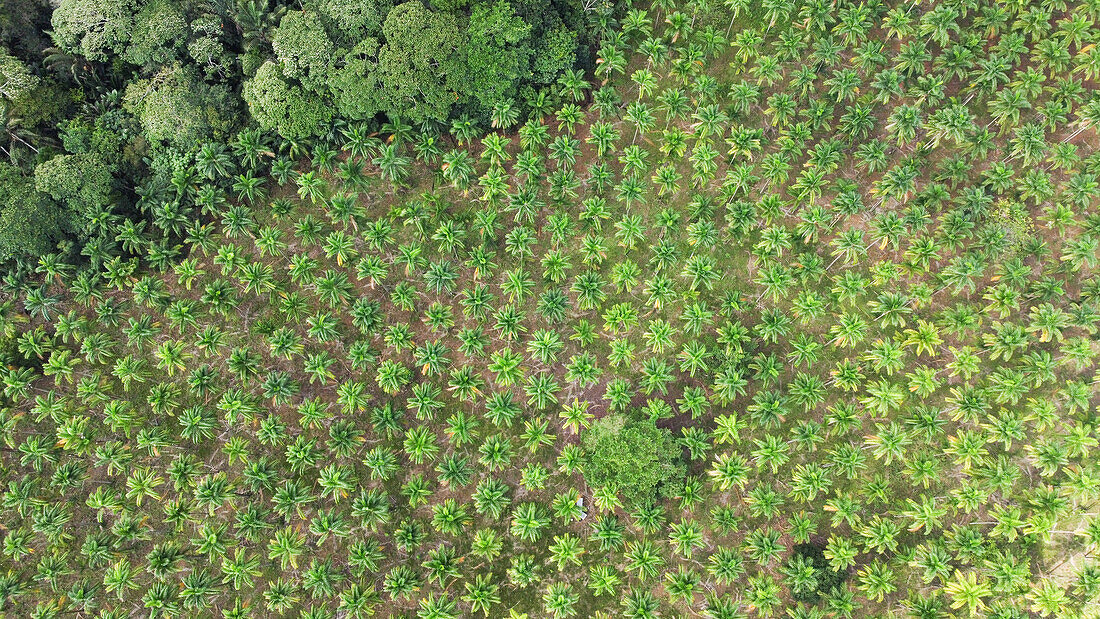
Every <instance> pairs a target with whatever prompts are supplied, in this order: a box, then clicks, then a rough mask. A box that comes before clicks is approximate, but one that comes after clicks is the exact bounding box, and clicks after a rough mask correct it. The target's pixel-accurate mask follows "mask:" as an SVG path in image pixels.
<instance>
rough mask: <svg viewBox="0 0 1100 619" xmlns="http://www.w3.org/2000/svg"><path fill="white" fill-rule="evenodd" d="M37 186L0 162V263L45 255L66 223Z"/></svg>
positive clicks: (56, 208)
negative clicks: (15, 258) (16, 258)
mask: <svg viewBox="0 0 1100 619" xmlns="http://www.w3.org/2000/svg"><path fill="white" fill-rule="evenodd" d="M34 185H35V182H34V179H33V178H31V177H27V176H24V175H23V174H22V173H21V172H20V171H19V169H18V168H16V167H15V166H13V165H11V164H9V163H2V162H0V260H9V259H11V258H14V257H22V256H38V255H42V254H45V253H46V252H48V251H49V250H50V245H51V244H52V242H53V241H54V240H56V237H57V236H58V234H59V233H60V232H61V230H62V229H63V225H64V224H65V223H66V221H65V218H64V217H63V215H62V214H61V212H60V211H59V209H58V207H57V205H56V204H55V203H53V202H52V201H50V199H49V198H47V197H46V196H44V195H42V194H40V193H38V191H36V190H35V186H34Z"/></svg>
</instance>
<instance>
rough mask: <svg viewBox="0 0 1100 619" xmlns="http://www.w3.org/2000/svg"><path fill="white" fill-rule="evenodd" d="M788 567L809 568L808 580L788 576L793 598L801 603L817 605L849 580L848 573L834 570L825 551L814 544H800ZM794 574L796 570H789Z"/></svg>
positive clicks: (794, 549)
mask: <svg viewBox="0 0 1100 619" xmlns="http://www.w3.org/2000/svg"><path fill="white" fill-rule="evenodd" d="M792 550H793V553H792V554H791V560H790V561H789V562H788V566H792V565H797V566H800V567H808V568H809V569H808V570H807V572H808V573H807V574H806V576H808V577H807V578H804V579H802V578H799V575H794V574H792V573H788V574H787V581H788V586H789V587H790V588H791V597H792V598H793V599H795V600H796V601H799V602H806V603H807V604H817V603H818V602H820V601H821V599H822V597H824V596H827V595H830V594H832V593H833V591H834V590H835V589H838V588H839V587H842V586H843V585H844V582H845V581H846V580H848V572H847V571H845V570H834V569H833V567H832V566H831V565H830V564H829V560H828V559H827V558H826V557H825V549H823V548H821V547H820V546H815V545H813V544H798V545H796V546H795V547H794V548H793V549H792ZM789 572H794V570H789Z"/></svg>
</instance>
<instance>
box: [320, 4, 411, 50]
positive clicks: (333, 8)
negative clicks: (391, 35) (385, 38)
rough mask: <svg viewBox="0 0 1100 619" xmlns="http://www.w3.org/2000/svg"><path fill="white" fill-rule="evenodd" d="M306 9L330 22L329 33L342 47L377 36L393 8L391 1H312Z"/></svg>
mask: <svg viewBox="0 0 1100 619" xmlns="http://www.w3.org/2000/svg"><path fill="white" fill-rule="evenodd" d="M306 7H307V8H308V9H312V10H314V11H317V12H318V13H320V14H321V15H324V16H325V17H326V18H328V19H329V20H330V21H331V22H332V25H333V27H332V28H330V32H332V33H338V35H339V36H338V38H337V39H336V40H337V41H338V42H339V43H340V44H342V45H348V46H351V45H356V44H357V43H358V42H359V41H361V40H362V39H364V38H366V37H374V36H377V35H378V34H379V33H381V31H382V22H383V21H385V19H386V15H388V14H389V12H390V9H392V8H393V1H392V0H312V1H311V2H308V3H306Z"/></svg>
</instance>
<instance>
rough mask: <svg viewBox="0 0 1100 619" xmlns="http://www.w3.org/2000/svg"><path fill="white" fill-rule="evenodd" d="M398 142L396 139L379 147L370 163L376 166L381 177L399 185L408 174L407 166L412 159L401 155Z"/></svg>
mask: <svg viewBox="0 0 1100 619" xmlns="http://www.w3.org/2000/svg"><path fill="white" fill-rule="evenodd" d="M400 148H401V147H400V143H399V141H397V140H394V141H393V142H390V143H389V144H386V145H385V146H383V147H382V148H381V150H380V151H379V154H378V156H377V157H375V158H374V159H373V160H371V163H373V164H374V165H376V166H378V168H379V170H380V171H381V172H382V177H383V178H387V179H389V180H390V181H391V182H393V183H395V184H398V185H400V184H401V183H402V182H403V181H404V180H405V178H406V177H408V175H409V166H410V164H411V163H412V159H411V158H409V157H407V156H405V155H402V154H401V150H400Z"/></svg>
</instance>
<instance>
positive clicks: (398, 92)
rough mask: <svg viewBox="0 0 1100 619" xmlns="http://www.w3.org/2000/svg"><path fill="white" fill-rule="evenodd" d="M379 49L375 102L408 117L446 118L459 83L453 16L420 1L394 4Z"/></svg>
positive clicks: (459, 41)
mask: <svg viewBox="0 0 1100 619" xmlns="http://www.w3.org/2000/svg"><path fill="white" fill-rule="evenodd" d="M382 33H383V36H384V37H385V43H384V44H383V45H382V48H381V49H380V50H379V52H378V69H377V72H378V82H379V84H380V85H381V87H382V88H381V92H380V93H379V97H380V102H381V104H380V107H381V109H382V110H383V111H385V112H386V113H388V114H390V115H394V116H404V117H406V118H408V119H410V120H412V121H413V122H420V121H423V120H425V119H436V120H440V119H443V118H446V117H447V114H448V112H449V111H450V109H451V106H452V105H453V104H454V101H455V99H456V93H457V91H459V90H461V89H462V87H463V84H462V80H463V78H464V76H463V74H462V71H461V63H460V59H461V56H460V55H459V54H460V53H461V49H462V45H463V40H462V38H461V33H460V31H459V24H458V20H457V19H456V18H455V17H454V16H452V15H449V14H447V13H441V12H438V11H433V10H431V9H429V8H427V7H426V6H424V5H423V4H422V3H421V2H420V0H411V1H410V2H405V3H403V4H399V5H397V6H396V7H395V8H394V9H393V10H392V11H390V13H389V15H387V16H386V21H385V23H383V24H382Z"/></svg>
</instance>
